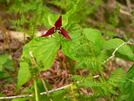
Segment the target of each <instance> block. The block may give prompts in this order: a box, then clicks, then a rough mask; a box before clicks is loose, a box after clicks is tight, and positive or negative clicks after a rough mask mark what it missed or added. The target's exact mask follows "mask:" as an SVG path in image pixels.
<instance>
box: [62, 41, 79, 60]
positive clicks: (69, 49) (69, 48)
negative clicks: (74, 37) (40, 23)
mask: <svg viewBox="0 0 134 101" xmlns="http://www.w3.org/2000/svg"><path fill="white" fill-rule="evenodd" d="M79 45H80V42H79V41H68V40H64V41H62V52H63V53H64V54H65V55H66V56H68V57H69V58H71V59H73V60H75V61H77V62H79V61H80V59H79V58H78V57H76V56H77V53H75V52H74V49H75V48H76V47H78V46H79Z"/></svg>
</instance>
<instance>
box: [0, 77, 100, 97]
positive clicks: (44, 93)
mask: <svg viewBox="0 0 134 101" xmlns="http://www.w3.org/2000/svg"><path fill="white" fill-rule="evenodd" d="M98 77H99V75H96V76H93V78H94V79H95V78H98ZM76 83H79V81H77V82H76ZM71 85H72V83H71V84H69V85H66V86H63V87H60V88H57V89H54V90H50V91H48V92H49V93H52V92H56V91H59V90H63V89H64V88H67V87H69V86H71ZM46 94H47V92H42V93H40V95H46ZM32 96H33V94H30V95H22V96H10V97H0V100H4V99H16V98H26V97H32Z"/></svg>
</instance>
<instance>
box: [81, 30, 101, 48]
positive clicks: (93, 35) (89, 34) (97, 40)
mask: <svg viewBox="0 0 134 101" xmlns="http://www.w3.org/2000/svg"><path fill="white" fill-rule="evenodd" d="M83 33H84V34H85V36H86V38H87V39H88V40H89V41H91V42H93V43H94V45H96V46H98V47H101V45H102V41H103V38H102V35H101V33H100V32H99V31H98V30H96V29H90V28H85V29H84V30H83Z"/></svg>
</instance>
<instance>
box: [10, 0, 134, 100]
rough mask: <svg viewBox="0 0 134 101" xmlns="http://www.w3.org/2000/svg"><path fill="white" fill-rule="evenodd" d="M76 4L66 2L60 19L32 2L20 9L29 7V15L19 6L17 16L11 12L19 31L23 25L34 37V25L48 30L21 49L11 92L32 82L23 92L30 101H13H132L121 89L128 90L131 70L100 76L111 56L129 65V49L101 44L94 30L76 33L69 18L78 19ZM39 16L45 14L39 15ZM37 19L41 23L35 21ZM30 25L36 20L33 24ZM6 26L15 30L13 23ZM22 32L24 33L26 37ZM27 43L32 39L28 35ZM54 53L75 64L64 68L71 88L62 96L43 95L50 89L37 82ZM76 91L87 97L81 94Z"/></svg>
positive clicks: (106, 42) (102, 40)
mask: <svg viewBox="0 0 134 101" xmlns="http://www.w3.org/2000/svg"><path fill="white" fill-rule="evenodd" d="M76 1H77V0H70V1H68V5H73V6H71V7H72V8H70V9H69V10H68V11H66V13H65V14H59V15H58V14H54V13H52V12H50V10H49V9H48V8H47V7H44V6H43V2H42V1H41V0H39V1H36V2H35V5H34V3H33V2H32V1H31V0H30V3H27V4H26V5H30V4H33V5H34V6H33V8H32V7H31V8H29V9H28V7H27V6H26V5H25V4H23V3H24V2H21V1H18V2H21V4H22V5H21V6H20V7H24V6H26V9H25V10H24V11H23V12H20V11H21V10H20V9H19V8H18V11H17V9H15V10H16V12H20V13H21V14H22V16H21V18H22V19H21V20H20V22H19V24H18V26H19V27H21V28H23V29H24V28H25V26H23V24H24V22H27V23H28V24H29V27H30V28H29V30H30V32H31V31H32V33H35V29H36V27H37V25H42V24H44V25H45V26H46V27H47V28H48V29H49V30H48V31H47V32H46V33H45V34H44V35H42V37H41V36H40V37H36V38H33V39H32V40H31V41H30V42H29V43H27V44H25V46H24V48H23V53H22V56H21V59H20V69H19V72H18V83H17V89H16V92H17V91H19V89H20V87H21V86H22V85H24V84H25V83H26V82H28V81H29V80H31V79H32V80H33V86H32V87H31V88H32V89H34V91H33V90H29V92H31V93H33V94H34V96H33V97H32V98H30V97H29V98H18V99H17V100H18V101H21V100H22V101H24V100H28V99H32V100H36V101H98V100H99V99H106V100H109V101H110V100H111V101H113V100H117V99H118V100H122V99H125V100H126V99H127V100H128V99H129V101H132V99H133V98H132V96H131V95H132V94H133V91H134V90H132V91H131V92H129V90H127V88H133V87H132V85H133V80H132V78H133V70H134V69H133V68H134V67H133V66H132V67H131V69H130V71H129V72H128V73H127V74H125V73H124V70H123V69H122V68H118V69H116V70H114V71H113V72H112V73H111V75H109V77H106V76H105V75H104V71H105V70H107V64H106V63H107V62H109V61H110V60H107V59H108V58H109V57H110V56H111V55H114V56H115V55H116V56H117V57H119V58H123V59H127V60H130V61H134V54H133V52H132V50H131V48H130V46H129V45H127V44H129V43H125V42H124V41H123V40H122V39H119V38H114V39H109V40H106V39H105V38H104V37H103V35H102V34H101V32H100V31H98V30H97V29H93V28H82V27H81V26H80V25H79V24H77V21H76V20H75V19H74V18H73V16H76V15H78V14H77V13H76V12H78V9H79V5H81V2H82V0H78V1H77V2H76ZM15 5H16V4H15ZM19 5H20V4H19ZM37 5H38V6H37ZM81 6H82V5H81ZM14 8H15V7H13V8H12V9H14ZM30 10H33V11H35V17H36V18H35V17H33V19H34V20H32V19H31V20H30V21H28V20H26V17H28V16H27V13H26V11H30ZM79 10H80V9H79ZM43 12H45V15H44V14H43ZM36 14H37V15H36ZM40 18H41V20H39V19H40ZM35 19H37V20H36V21H35ZM12 22H15V23H16V24H17V22H16V21H12ZM21 22H22V25H21V24H20V23H21ZM18 26H17V27H16V28H18ZM61 26H62V27H61ZM23 31H24V30H23ZM28 32H29V31H28ZM28 32H27V31H26V33H28ZM49 35H52V37H47V36H49ZM63 36H64V37H63ZM31 37H33V34H32V35H31ZM59 50H61V51H62V52H63V53H64V55H65V56H66V57H68V62H69V60H73V61H75V62H77V64H76V65H74V66H71V65H69V66H70V68H71V69H70V70H71V73H72V75H73V76H72V77H71V78H70V80H71V81H72V82H73V83H72V84H71V85H70V86H68V87H67V88H66V89H64V90H61V91H55V92H53V93H49V92H48V90H50V89H51V87H50V86H49V83H48V82H47V81H45V80H43V79H41V80H40V79H39V78H38V77H41V75H40V72H41V71H45V70H47V69H49V68H51V66H52V65H53V63H54V60H55V57H56V55H57V53H58V51H59ZM115 52H116V54H115ZM112 53H114V54H112ZM77 70H83V71H87V72H86V74H83V75H76V72H77ZM42 85H43V86H42ZM126 85H127V86H126ZM124 86H125V88H124ZM82 89H84V90H85V91H87V93H83V92H82ZM42 90H43V91H46V93H47V95H42V96H41V95H40V93H41V91H42ZM119 90H120V91H119ZM126 90H127V91H126ZM128 92H129V93H128ZM14 100H15V99H13V100H12V101H14Z"/></svg>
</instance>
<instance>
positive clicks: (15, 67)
mask: <svg viewBox="0 0 134 101" xmlns="http://www.w3.org/2000/svg"><path fill="white" fill-rule="evenodd" d="M0 23H1V26H2V29H3V31H4V37H5V39H6V43H7V45H8V49H9V53H10V55H11V58H12V60H13V64H14V69H15V73H16V74H17V65H16V62H15V59H14V57H13V53H12V50H11V47H10V43H9V41H8V36H7V34H6V29H5V27H4V24H3V23H2V19H1V17H0Z"/></svg>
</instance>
